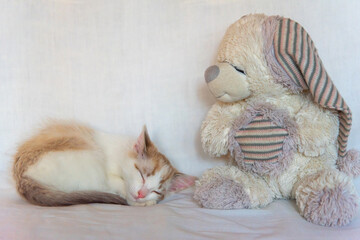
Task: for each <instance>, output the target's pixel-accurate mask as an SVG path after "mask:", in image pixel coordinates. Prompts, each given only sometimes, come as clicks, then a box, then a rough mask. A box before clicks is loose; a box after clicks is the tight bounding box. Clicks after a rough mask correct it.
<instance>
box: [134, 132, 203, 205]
mask: <svg viewBox="0 0 360 240" xmlns="http://www.w3.org/2000/svg"><path fill="white" fill-rule="evenodd" d="M133 154H134V158H133V159H134V167H135V170H136V171H135V174H133V179H132V181H131V183H128V194H129V195H130V196H127V197H128V198H130V199H131V200H132V201H134V202H138V203H143V202H147V201H157V202H158V201H160V200H162V199H164V197H165V196H166V195H168V194H169V193H171V192H178V191H181V190H183V189H185V188H188V187H191V186H192V185H194V182H195V180H196V177H193V176H189V175H186V174H183V173H180V172H178V171H177V170H176V168H174V167H173V166H172V165H171V163H170V161H169V160H168V159H167V158H166V156H165V155H163V154H162V153H160V152H159V151H158V149H157V148H156V146H155V145H154V143H153V142H152V141H151V140H150V137H149V134H148V132H147V130H146V127H145V126H144V128H143V131H142V132H141V134H140V136H139V137H138V138H137V140H136V142H135V145H134V147H133Z"/></svg>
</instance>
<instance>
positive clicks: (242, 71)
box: [233, 66, 246, 75]
mask: <svg viewBox="0 0 360 240" xmlns="http://www.w3.org/2000/svg"><path fill="white" fill-rule="evenodd" d="M233 67H234V68H235V70H236V71H238V72H239V73H242V74H244V75H246V74H245V72H244V70H241V69H240V68H237V67H235V66H233Z"/></svg>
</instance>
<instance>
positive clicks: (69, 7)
mask: <svg viewBox="0 0 360 240" xmlns="http://www.w3.org/2000/svg"><path fill="white" fill-rule="evenodd" d="M359 10H360V1H357V0H347V1H340V0H339V1H327V0H322V1H314V0H311V1H307V0H306V1H297V0H288V1H282V0H271V1H265V0H264V1H261V0H251V1H220V0H219V1H215V0H213V1H190V0H188V1H174V0H164V1H146V0H144V1H116V0H104V1H101V0H97V1H95V0H46V1H45V0H23V1H19V0H9V1H4V0H1V1H0V109H1V113H0V154H1V155H0V171H1V177H2V179H3V180H2V181H1V184H5V185H8V184H9V181H8V180H9V179H10V177H8V176H9V171H8V169H9V168H10V162H11V157H12V155H13V154H14V152H15V147H16V145H17V144H18V143H19V142H20V141H21V140H22V139H23V138H24V137H26V136H29V134H30V133H31V132H32V131H33V129H34V128H35V127H36V126H39V124H40V123H42V122H43V121H44V120H46V119H48V118H62V119H76V120H79V121H82V122H85V123H88V124H89V125H91V126H93V127H95V128H97V129H102V130H105V131H108V132H114V133H120V134H127V135H134V136H135V135H137V134H139V132H140V130H141V127H142V125H143V124H145V123H146V124H147V126H148V129H149V132H150V135H151V137H152V138H153V140H154V141H155V143H156V144H157V145H158V147H159V149H160V150H161V151H162V152H163V153H165V154H166V155H167V156H168V157H169V158H170V159H171V161H172V162H173V164H174V165H175V166H176V167H177V168H178V169H179V170H181V171H183V172H186V173H189V174H193V175H200V174H201V173H202V172H203V171H204V170H205V169H207V168H209V167H212V166H215V165H217V164H223V162H222V161H220V160H216V159H211V158H210V157H208V156H207V155H205V154H204V153H203V151H202V148H201V144H200V137H199V129H200V125H201V121H202V120H203V119H204V117H205V115H206V112H207V111H208V110H209V108H210V106H211V105H212V104H213V103H214V102H215V100H214V98H213V97H212V96H211V95H210V94H209V92H208V90H207V88H206V86H205V82H204V79H203V72H204V70H205V69H206V68H207V67H208V66H209V65H211V64H212V63H214V61H215V56H216V52H217V47H218V45H219V42H220V40H221V38H222V36H223V34H224V33H225V31H226V28H227V27H228V26H229V25H230V24H231V23H233V22H234V21H236V20H237V19H239V18H240V17H241V16H242V15H245V14H248V13H266V14H268V15H274V14H279V15H282V16H285V17H290V18H293V19H294V20H296V21H298V22H300V23H301V24H302V25H303V26H304V27H305V29H306V30H307V31H308V32H309V33H310V36H312V38H313V40H314V42H315V44H316V46H317V48H318V51H319V54H320V57H321V59H322V61H323V63H324V65H325V67H326V69H327V71H328V73H329V74H330V76H331V77H332V79H333V81H334V83H335V84H336V86H337V87H338V89H339V90H340V92H341V94H342V95H343V96H344V98H345V100H346V101H347V103H348V105H349V106H350V107H351V108H352V110H353V119H354V120H353V128H352V132H351V136H350V140H349V146H350V147H355V148H358V149H360V100H359V97H360V96H359V93H360V84H359V79H360V76H359V69H360V57H359V56H360V46H359V43H360V24H359V22H360V14H359Z"/></svg>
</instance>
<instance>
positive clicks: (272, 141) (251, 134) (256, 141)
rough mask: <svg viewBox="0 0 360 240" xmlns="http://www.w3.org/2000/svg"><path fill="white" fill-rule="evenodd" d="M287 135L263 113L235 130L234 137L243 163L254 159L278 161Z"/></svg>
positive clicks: (248, 162) (284, 130)
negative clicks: (241, 154)
mask: <svg viewBox="0 0 360 240" xmlns="http://www.w3.org/2000/svg"><path fill="white" fill-rule="evenodd" d="M288 135H289V133H288V131H287V130H286V129H285V128H282V127H280V126H277V125H276V124H275V123H274V122H273V121H271V120H270V119H268V118H265V117H264V116H263V115H257V116H255V118H254V119H253V120H252V121H251V122H250V123H249V124H248V125H247V126H245V127H243V128H239V129H238V130H236V132H235V136H234V137H235V139H236V142H237V143H238V144H239V146H240V148H241V152H242V153H243V154H244V158H243V161H244V163H246V164H253V163H254V162H255V161H262V162H276V161H278V157H279V155H280V154H281V153H282V152H283V145H284V140H285V138H286V136H288Z"/></svg>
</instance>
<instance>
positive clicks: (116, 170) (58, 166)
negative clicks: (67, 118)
mask: <svg viewBox="0 0 360 240" xmlns="http://www.w3.org/2000/svg"><path fill="white" fill-rule="evenodd" d="M13 177H14V179H15V182H16V187H17V191H18V192H19V194H20V195H21V196H23V197H24V198H25V199H26V200H28V201H29V202H31V203H33V204H36V205H41V206H65V205H73V204H84V203H114V204H123V205H127V204H128V205H133V206H149V205H153V204H156V203H157V202H158V201H160V200H162V199H164V197H165V196H166V195H167V194H168V193H170V192H176V191H180V190H182V189H185V188H187V187H190V186H192V185H193V184H194V181H195V177H192V176H189V175H186V174H183V173H179V172H178V171H177V170H176V169H175V168H174V167H173V166H172V165H171V164H170V162H169V160H168V159H167V158H166V157H165V156H164V155H163V154H161V153H160V152H159V151H158V150H157V148H156V146H155V145H154V143H153V142H152V141H151V140H150V137H149V135H148V133H147V130H146V127H144V129H143V131H142V132H141V134H140V136H139V137H138V138H137V140H136V139H131V138H128V137H120V136H115V135H111V134H107V133H103V132H100V131H96V130H93V129H91V128H89V127H86V126H83V125H81V124H77V123H71V122H53V123H51V124H49V125H48V126H47V127H46V128H44V129H42V130H41V131H40V132H39V133H38V134H37V135H35V136H33V137H32V138H30V139H29V140H27V141H26V142H25V143H23V144H22V145H21V146H20V147H19V148H18V151H17V153H16V155H15V162H14V165H13Z"/></svg>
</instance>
